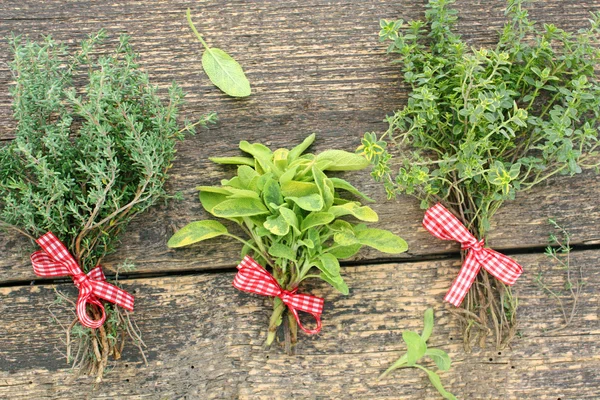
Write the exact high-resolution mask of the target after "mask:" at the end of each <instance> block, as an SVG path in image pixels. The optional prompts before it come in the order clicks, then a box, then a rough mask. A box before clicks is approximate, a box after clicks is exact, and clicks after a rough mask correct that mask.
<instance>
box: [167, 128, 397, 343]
mask: <svg viewBox="0 0 600 400" xmlns="http://www.w3.org/2000/svg"><path fill="white" fill-rule="evenodd" d="M314 139H315V135H314V134H313V135H310V136H309V137H308V138H307V139H305V140H304V141H303V142H302V143H301V144H300V145H298V146H296V147H294V148H293V149H291V150H288V149H277V150H275V151H271V150H270V149H269V148H268V147H266V146H264V145H262V144H260V143H254V144H250V143H248V142H246V141H242V142H240V149H241V150H242V151H244V152H246V153H248V154H250V155H251V156H252V157H222V158H211V160H212V161H214V162H216V163H219V164H233V165H239V167H238V170H237V176H235V177H233V178H232V179H229V180H223V181H222V182H221V186H200V187H199V188H198V189H199V190H200V201H201V202H202V206H203V207H204V209H205V210H206V211H207V212H208V213H210V214H212V215H214V216H215V217H219V218H223V219H226V220H229V221H231V222H234V223H235V224H237V225H238V226H239V227H240V228H241V230H242V231H243V232H244V233H245V234H246V236H247V239H243V238H241V237H238V236H236V235H234V234H233V233H230V232H229V230H228V229H227V228H226V227H225V226H224V225H223V224H221V223H220V222H218V221H215V220H204V221H196V222H192V223H190V224H188V225H186V226H185V227H183V228H182V229H181V230H179V231H178V232H176V233H175V234H174V235H173V237H171V239H170V240H169V246H170V247H181V246H187V245H190V244H192V243H196V242H200V241H202V240H206V239H210V238H214V237H216V236H221V235H224V236H228V237H231V238H233V239H236V240H238V241H240V242H242V243H243V244H244V246H243V248H242V258H244V257H245V256H246V255H248V254H249V253H252V254H253V258H254V259H255V260H256V261H257V262H258V263H259V264H261V265H262V266H264V267H266V266H268V267H270V268H271V269H272V271H273V277H274V278H275V280H276V281H277V283H278V284H279V286H280V287H281V288H282V289H283V290H286V291H289V292H294V291H295V290H296V289H297V288H298V286H299V285H300V284H301V283H302V282H303V281H304V280H306V279H308V278H320V279H322V280H324V281H326V282H328V283H329V284H331V285H332V286H333V287H334V288H335V289H337V290H338V291H339V292H341V293H343V294H348V292H349V291H348V287H347V286H346V283H345V282H344V279H343V278H342V276H341V275H340V264H339V259H343V258H349V257H352V256H353V255H355V254H356V253H357V252H358V251H359V250H360V249H361V247H362V246H369V247H372V248H375V249H377V250H379V251H382V252H385V253H393V254H395V253H401V252H404V251H406V249H407V245H406V242H405V241H404V240H403V239H401V238H400V237H398V236H396V235H394V234H392V233H391V232H388V231H385V230H381V229H374V228H368V227H367V226H366V225H365V224H364V223H354V222H350V221H347V220H345V219H342V218H341V217H346V216H350V217H354V218H355V219H357V220H359V221H363V222H376V221H377V220H378V216H377V214H376V213H375V211H373V209H371V208H370V207H368V206H363V205H361V203H360V202H358V201H354V200H349V199H346V198H344V197H341V196H340V191H345V192H347V193H349V194H352V195H355V196H359V197H362V198H363V199H365V200H370V199H369V198H368V197H366V196H365V195H364V194H362V193H361V192H360V191H359V190H358V189H356V188H355V187H354V186H352V185H351V184H350V183H348V182H347V181H345V180H343V179H341V178H337V177H328V176H327V174H326V173H325V172H327V171H351V170H360V169H363V168H365V167H367V166H368V162H366V160H365V159H364V158H363V157H360V156H358V155H356V154H353V153H348V152H345V151H342V150H326V151H323V152H321V153H319V154H317V155H314V154H303V153H304V151H305V150H306V149H307V148H308V147H309V146H310V145H311V144H312V142H313V141H314ZM285 310H286V307H285V305H284V303H283V302H282V300H281V299H280V298H279V297H274V298H273V313H272V316H271V319H270V323H269V330H268V335H267V339H266V345H271V344H272V343H273V341H274V340H275V338H276V336H277V331H278V327H279V326H280V325H281V324H282V321H284V329H285V335H284V337H285V344H286V350H287V351H288V353H289V352H290V351H291V347H290V346H291V344H294V343H296V341H297V328H298V325H297V322H296V319H295V317H294V315H293V313H291V312H289V313H288V315H287V318H284V311H285Z"/></svg>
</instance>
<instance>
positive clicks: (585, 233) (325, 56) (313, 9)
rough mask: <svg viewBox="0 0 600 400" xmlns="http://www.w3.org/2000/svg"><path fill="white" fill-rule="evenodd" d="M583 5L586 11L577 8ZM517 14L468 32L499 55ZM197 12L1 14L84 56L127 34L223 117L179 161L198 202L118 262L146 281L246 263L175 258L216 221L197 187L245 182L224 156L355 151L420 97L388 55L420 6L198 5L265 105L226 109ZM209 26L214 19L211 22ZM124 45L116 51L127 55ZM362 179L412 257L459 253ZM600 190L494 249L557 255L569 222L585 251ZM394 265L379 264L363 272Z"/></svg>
mask: <svg viewBox="0 0 600 400" xmlns="http://www.w3.org/2000/svg"><path fill="white" fill-rule="evenodd" d="M575 4H578V5H579V6H578V7H575V6H574V5H575ZM503 5H504V2H501V1H498V2H495V3H493V4H492V5H489V4H488V3H483V2H479V1H472V0H470V1H464V2H459V4H457V7H458V8H459V9H460V12H461V14H460V20H459V29H460V31H461V32H462V33H464V34H465V36H466V37H468V38H469V39H470V40H471V41H472V42H473V43H474V44H489V43H492V42H493V40H494V38H495V32H496V31H497V30H498V29H499V28H500V27H501V26H502V23H503V21H504V16H503V14H502V8H503ZM186 6H187V3H185V2H168V3H167V2H143V1H136V2H130V1H116V2H111V3H110V4H107V3H106V2H87V1H68V2H62V1H51V2H45V3H44V6H39V3H37V2H33V1H7V2H2V4H0V20H1V21H2V23H0V37H7V36H8V35H9V33H10V32H14V33H17V34H29V35H30V36H32V37H37V36H39V35H40V34H48V33H52V34H53V35H54V36H55V38H56V39H58V40H67V41H68V42H69V43H71V44H72V45H74V44H75V43H76V42H78V41H79V40H81V39H82V38H83V37H84V36H85V35H86V34H87V33H91V32H94V31H96V30H98V29H99V28H101V27H104V28H106V29H107V30H108V31H109V32H110V33H112V34H117V33H121V32H127V33H129V34H131V35H132V36H133V44H134V46H135V47H136V49H137V50H138V51H139V52H140V53H141V55H142V64H143V65H144V67H145V68H147V70H148V71H149V73H150V74H151V75H152V77H153V79H154V81H155V82H157V83H158V84H159V85H160V86H161V87H165V86H167V85H168V84H169V82H170V81H172V80H176V81H178V82H179V83H180V84H182V85H183V86H184V88H185V89H186V90H187V91H188V92H189V93H190V95H189V101H190V103H189V104H188V106H187V107H186V108H185V110H184V115H187V116H188V117H193V116H194V115H196V116H197V115H199V114H200V113H202V112H205V111H209V110H215V111H218V112H219V113H220V115H221V122H220V124H219V125H218V126H217V127H216V128H213V129H211V130H210V131H208V132H207V131H204V132H201V133H200V134H199V135H198V136H196V137H193V138H189V139H188V141H187V142H186V143H185V144H184V145H182V146H180V153H179V159H178V161H177V163H176V165H175V168H174V170H173V179H172V181H171V182H170V184H169V188H170V189H171V190H172V191H182V192H183V193H184V194H185V200H184V201H183V202H180V203H173V204H171V205H169V206H166V207H157V208H155V209H153V210H152V211H151V212H150V213H149V214H148V215H146V216H145V217H143V218H142V219H141V220H139V221H137V222H136V223H134V224H133V225H132V226H131V228H130V230H129V234H128V236H127V237H126V238H124V240H123V246H122V247H121V249H120V251H119V253H118V254H116V255H114V256H112V257H111V258H109V259H107V260H106V261H107V266H108V267H110V266H111V265H114V264H115V263H118V262H121V261H122V260H124V259H126V258H128V259H131V260H132V261H134V262H135V263H136V264H137V266H138V272H145V273H156V272H160V271H166V270H183V269H211V268H221V267H224V266H228V267H230V266H232V265H234V264H235V263H236V262H237V254H238V247H237V244H235V243H230V242H226V241H220V240H218V239H217V240H215V241H213V242H211V243H208V244H206V245H204V246H202V247H196V248H193V249H189V250H181V251H177V252H173V251H169V250H168V249H167V248H166V246H165V243H166V240H167V239H168V237H169V236H170V235H171V233H172V232H173V228H174V227H181V226H183V225H184V224H185V223H187V222H189V221H191V220H194V219H198V218H205V217H206V216H205V214H204V212H203V211H202V209H201V207H200V205H199V203H198V201H197V198H196V195H195V193H194V190H193V188H194V187H195V186H197V185H198V184H214V183H216V182H218V181H219V180H220V179H221V178H224V177H227V176H229V175H230V174H231V173H232V170H231V169H223V168H221V167H216V166H213V165H211V164H210V162H208V161H207V157H208V156H210V155H215V154H236V144H237V142H238V141H239V140H241V139H247V140H249V141H258V140H260V141H264V142H266V143H268V144H270V145H272V146H273V147H283V146H291V145H293V144H294V143H296V142H298V141H300V140H301V139H302V138H304V137H305V136H306V135H308V134H309V133H311V132H317V133H318V134H319V139H318V141H317V143H316V144H315V146H314V149H315V151H320V150H323V149H325V148H327V147H331V146H336V147H342V148H345V149H347V150H353V149H354V148H356V146H357V145H358V144H359V138H360V136H361V134H362V133H363V132H365V131H373V130H382V129H384V128H385V125H384V123H383V122H382V119H383V117H384V115H385V113H388V112H390V111H392V110H393V109H396V108H398V107H400V106H401V105H402V104H403V103H404V101H405V97H406V94H407V93H406V91H405V90H404V89H402V88H401V87H399V84H398V82H399V75H398V71H397V68H396V67H394V66H392V65H390V63H389V60H388V59H387V57H386V56H385V55H384V54H383V47H382V46H381V45H380V44H378V43H377V36H376V33H377V29H378V24H377V21H378V19H379V18H382V17H385V18H397V17H403V18H405V19H407V18H416V17H419V16H420V15H422V13H423V5H422V4H418V3H414V2H401V3H398V2H392V1H382V2H376V3H375V2H369V3H364V2H339V1H338V2H322V1H316V0H311V1H306V2H305V1H292V2H286V3H285V4H282V3H280V2H278V1H265V2H259V3H246V2H210V3H208V2H205V3H202V4H198V5H196V7H195V9H194V14H195V15H198V16H199V18H198V28H199V29H200V30H201V31H202V32H204V33H205V35H206V38H207V40H209V42H210V43H212V44H213V45H215V46H219V47H222V48H225V49H227V51H229V52H230V53H231V54H233V55H234V56H235V57H236V58H237V59H238V60H239V61H240V62H241V63H242V65H244V67H245V68H246V70H247V73H248V76H249V78H250V80H251V81H252V84H253V87H254V90H255V92H254V93H253V95H252V96H251V97H250V98H248V99H244V100H234V99H231V98H227V97H225V96H223V95H222V94H221V93H220V92H219V91H218V90H217V89H215V88H214V87H212V85H211V84H210V83H209V81H208V79H207V78H206V77H205V76H204V74H203V73H201V72H199V70H200V67H199V51H200V45H199V44H198V43H197V42H196V40H195V39H193V38H192V37H191V35H190V34H189V32H188V28H187V26H186V22H185V20H184V18H183V14H184V10H185V8H186ZM598 9H600V1H593V2H587V3H585V4H583V5H582V4H580V3H577V2H574V1H558V0H556V1H547V2H543V3H538V4H536V6H535V7H532V15H533V17H534V18H537V19H539V20H540V21H543V22H554V23H557V24H558V25H559V26H561V27H564V28H566V29H577V28H580V27H583V26H585V25H586V24H587V20H586V18H587V12H588V11H593V10H598ZM200 16H201V18H200ZM114 41H115V38H114V37H113V38H112V39H111V43H114ZM9 61H10V52H9V51H8V44H7V42H6V41H2V42H0V138H4V139H8V138H10V136H11V130H12V129H13V128H14V121H13V120H12V119H11V118H10V114H11V111H10V98H9V96H8V87H9V83H10V79H11V77H10V72H9V71H8V68H7V64H6V63H7V62H9ZM350 180H351V181H352V182H354V183H356V184H357V186H359V187H360V188H361V189H362V190H364V191H365V192H367V193H369V194H370V195H372V196H374V197H375V198H376V199H377V200H378V201H379V203H378V204H377V206H376V209H377V211H378V212H379V213H380V215H381V223H380V226H381V227H383V228H387V229H391V230H393V231H394V232H396V233H400V234H402V235H403V236H404V237H405V238H406V239H407V240H408V241H409V243H410V245H411V248H410V252H409V253H408V254H407V255H406V256H405V257H413V256H422V255H432V254H437V253H440V252H447V251H450V250H456V247H455V246H454V247H453V246H452V245H451V244H449V243H448V244H444V245H442V244H441V243H440V242H439V241H437V240H435V239H432V238H431V237H430V236H429V235H428V234H427V233H426V232H424V231H423V230H422V229H420V220H421V218H422V211H421V210H419V209H418V207H417V205H416V203H415V202H414V201H412V200H411V199H408V198H400V199H398V200H396V201H393V202H384V197H385V196H384V193H383V191H382V190H381V188H380V187H379V186H377V185H375V184H374V183H372V182H371V180H370V178H369V177H368V173H367V172H362V173H356V174H352V175H351V178H350ZM598 193H600V182H598V179H597V176H595V175H593V174H586V175H583V176H579V177H576V178H575V179H573V180H571V179H567V178H559V179H555V180H553V181H551V182H550V184H549V186H545V187H540V188H537V189H535V190H534V191H532V192H531V193H527V194H524V195H522V196H520V197H519V199H518V200H517V201H515V202H513V203H512V204H507V206H506V207H505V208H504V209H503V210H502V211H501V213H500V214H499V215H498V217H497V219H496V226H495V229H494V231H493V232H492V233H491V235H490V244H491V245H493V246H495V247H497V248H500V249H503V248H517V247H531V246H541V245H543V244H545V240H546V236H547V228H546V226H545V224H544V223H543V222H544V220H545V219H546V218H547V217H549V216H552V217H556V218H558V219H560V220H563V221H565V224H566V225H567V226H568V227H569V228H570V229H571V231H572V232H573V234H574V242H575V243H583V242H594V241H598V240H600V236H599V234H598V233H597V232H598V230H597V229H595V228H596V226H597V225H598V222H599V221H600V204H599V203H598V201H597V196H598ZM0 243H1V244H0V254H2V257H1V258H0V269H1V270H2V273H0V281H2V282H6V281H15V280H28V279H34V278H35V276H34V275H33V273H32V271H31V268H30V265H29V263H28V257H27V255H28V252H29V251H30V250H29V249H28V248H27V245H28V244H27V243H26V242H25V241H21V240H19V239H14V238H11V237H7V236H5V235H0ZM379 257H381V256H380V255H379V254H377V253H375V252H365V253H362V254H361V255H360V256H359V259H362V260H376V259H379Z"/></svg>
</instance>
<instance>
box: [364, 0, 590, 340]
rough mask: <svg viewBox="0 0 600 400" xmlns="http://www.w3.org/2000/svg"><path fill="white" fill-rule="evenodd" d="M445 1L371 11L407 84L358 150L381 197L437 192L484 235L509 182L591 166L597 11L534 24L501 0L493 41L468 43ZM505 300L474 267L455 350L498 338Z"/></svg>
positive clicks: (506, 315)
mask: <svg viewBox="0 0 600 400" xmlns="http://www.w3.org/2000/svg"><path fill="white" fill-rule="evenodd" d="M452 3H454V1H453V0H430V1H429V3H428V5H427V11H426V13H425V20H424V21H420V20H416V21H409V22H406V23H405V22H404V21H403V20H398V21H385V20H384V21H381V32H380V39H381V40H382V41H390V42H391V43H390V45H389V47H388V51H389V52H390V53H393V54H395V55H397V56H398V57H399V58H400V59H399V62H400V63H401V65H402V71H403V73H404V81H405V82H406V83H407V84H408V85H409V86H410V87H411V92H410V95H409V99H408V104H407V105H406V106H405V107H404V108H402V109H401V110H399V111H397V112H395V113H394V114H393V115H391V116H389V117H388V118H387V121H388V122H389V129H388V130H387V132H385V133H384V134H383V135H381V136H378V135H376V134H375V133H367V134H365V136H364V138H363V142H362V145H361V146H360V148H359V150H358V151H359V152H360V153H362V154H363V155H364V156H365V157H366V158H367V159H368V160H370V161H371V163H372V164H373V165H374V168H373V171H372V176H373V177H374V178H375V179H376V180H377V181H380V182H383V184H384V185H385V188H386V191H387V194H388V196H389V197H394V196H395V195H396V194H398V193H405V194H408V195H412V196H414V197H416V198H417V199H419V200H420V201H421V207H422V208H427V207H428V206H429V205H431V204H433V203H436V202H438V201H441V202H442V203H443V204H445V205H446V206H447V207H448V208H450V209H451V210H452V211H453V212H454V214H455V215H457V216H458V217H459V218H460V219H461V220H462V222H463V223H464V224H465V226H467V228H468V229H469V230H470V231H471V232H472V233H473V234H474V235H475V236H476V237H478V238H480V239H485V237H486V235H487V233H488V232H489V230H490V220H491V218H492V217H493V216H494V214H495V213H496V211H497V210H498V209H499V208H500V206H501V205H502V204H503V202H504V201H506V200H512V199H514V198H515V196H516V194H517V192H519V191H521V192H523V191H527V190H529V189H531V188H532V187H533V186H535V185H537V184H539V183H541V182H544V181H546V180H547V179H549V178H550V177H553V176H555V175H574V174H578V173H580V172H582V170H583V169H585V168H596V170H597V168H598V166H599V165H600V163H598V158H597V156H598V146H599V143H600V142H599V140H598V139H599V134H598V122H599V119H600V85H599V83H598V79H597V77H596V74H595V72H594V68H595V66H597V65H598V63H599V61H600V51H599V50H598V48H596V47H595V46H594V42H595V41H597V40H598V37H599V27H600V15H598V14H591V18H590V24H591V26H590V27H589V28H588V29H582V30H580V31H579V32H578V33H576V34H574V33H570V32H566V31H564V30H562V29H560V28H558V27H556V26H555V25H552V24H544V25H543V26H542V27H540V26H538V25H537V24H536V23H535V22H533V21H530V20H529V18H528V13H527V10H526V9H525V8H524V7H523V4H524V3H525V1H524V0H509V1H508V2H507V7H506V15H507V17H508V18H509V22H508V23H506V24H505V26H504V29H503V30H502V32H501V34H500V37H499V41H498V44H497V45H496V46H495V48H492V49H483V48H482V49H472V48H470V47H469V46H468V45H467V44H466V43H465V42H464V41H463V40H462V39H461V38H460V36H459V35H458V34H456V33H455V32H453V30H452V29H453V27H454V23H455V22H456V19H457V17H456V14H457V13H456V11H455V10H453V9H451V8H449V5H451V4H452ZM394 156H395V158H394ZM396 160H398V163H399V164H400V166H399V168H398V167H397V164H395V161H396ZM517 305H518V303H517V299H516V298H514V297H513V295H512V293H511V290H510V288H509V287H506V286H505V285H504V284H502V283H500V282H498V281H496V280H495V279H493V278H491V277H489V276H488V274H487V273H486V272H485V271H482V272H481V273H480V274H479V277H478V280H477V281H476V283H475V284H474V285H473V286H472V288H471V290H470V292H469V294H468V296H467V298H466V299H465V301H464V302H463V306H462V312H461V313H460V316H461V320H462V321H463V327H464V333H465V345H466V347H467V349H468V348H470V347H471V345H472V343H473V341H475V340H476V339H477V338H479V339H480V344H481V345H482V346H483V345H484V342H485V339H486V336H488V335H489V333H490V331H493V332H494V336H495V338H496V345H497V347H499V348H500V347H503V346H505V345H506V344H507V343H508V342H509V341H510V340H511V338H512V337H513V336H514V335H515V333H516V316H515V313H516V309H517Z"/></svg>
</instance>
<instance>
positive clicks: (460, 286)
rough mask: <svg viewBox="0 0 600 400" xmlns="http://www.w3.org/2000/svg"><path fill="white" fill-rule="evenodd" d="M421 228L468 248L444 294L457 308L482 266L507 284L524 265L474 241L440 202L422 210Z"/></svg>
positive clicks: (514, 280)
mask: <svg viewBox="0 0 600 400" xmlns="http://www.w3.org/2000/svg"><path fill="white" fill-rule="evenodd" d="M423 227H425V229H427V230H428V231H429V232H430V233H431V234H432V235H433V236H436V237H438V238H440V239H442V240H454V241H457V242H459V243H460V244H461V248H462V249H463V250H467V258H466V259H465V262H464V263H463V265H462V268H461V269H460V272H459V273H458V276H457V277H456V279H455V280H454V282H452V286H451V287H450V290H449V291H448V293H447V294H446V297H444V300H445V301H447V302H449V303H450V304H452V305H454V306H456V307H458V306H460V304H461V303H462V301H463V299H464V298H465V296H466V295H467V292H468V291H469V289H470V288H471V285H472V284H473V282H475V278H476V277H477V273H478V272H479V269H480V268H481V267H483V268H484V269H485V270H486V271H488V272H489V273H490V274H492V275H493V276H495V277H496V278H497V279H499V280H500V281H502V282H504V283H505V284H507V285H512V284H514V283H515V282H516V281H517V278H519V276H520V275H521V273H523V267H521V266H520V265H519V264H517V262H516V261H515V260H513V259H512V258H509V257H507V256H505V255H503V254H500V253H498V252H497V251H494V250H492V249H487V248H484V247H483V246H484V242H483V240H477V239H476V238H475V236H473V235H472V234H471V232H469V231H468V230H467V228H466V227H465V226H464V225H463V224H462V223H461V222H460V221H459V220H458V218H456V217H455V216H454V215H452V213H450V211H448V210H447V209H446V208H445V207H444V206H443V205H441V204H440V203H438V204H436V205H435V206H433V207H431V208H430V209H429V210H427V211H426V212H425V217H424V218H423Z"/></svg>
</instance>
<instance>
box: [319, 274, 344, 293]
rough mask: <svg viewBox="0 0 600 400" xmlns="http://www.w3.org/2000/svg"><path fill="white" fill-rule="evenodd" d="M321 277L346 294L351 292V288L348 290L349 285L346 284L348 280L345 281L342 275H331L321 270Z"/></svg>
mask: <svg viewBox="0 0 600 400" xmlns="http://www.w3.org/2000/svg"><path fill="white" fill-rule="evenodd" d="M319 277H320V278H321V279H323V280H324V281H325V282H327V283H329V284H330V285H331V286H333V288H334V289H336V290H337V291H338V292H340V293H341V294H343V295H344V296H347V295H348V294H349V293H350V290H348V285H346V282H344V279H343V278H342V277H341V276H339V275H338V276H336V277H331V276H329V275H327V274H326V273H324V272H321V273H320V274H319Z"/></svg>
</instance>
